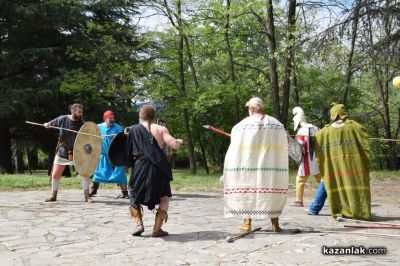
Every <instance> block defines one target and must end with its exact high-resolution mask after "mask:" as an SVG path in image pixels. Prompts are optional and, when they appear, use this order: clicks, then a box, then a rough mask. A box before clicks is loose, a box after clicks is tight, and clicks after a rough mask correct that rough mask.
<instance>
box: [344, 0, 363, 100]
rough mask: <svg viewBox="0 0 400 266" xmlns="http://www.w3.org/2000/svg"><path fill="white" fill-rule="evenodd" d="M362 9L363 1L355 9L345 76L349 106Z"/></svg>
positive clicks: (345, 93)
mask: <svg viewBox="0 0 400 266" xmlns="http://www.w3.org/2000/svg"><path fill="white" fill-rule="evenodd" d="M360 9H361V0H357V1H356V6H355V8H354V20H353V27H352V33H351V46H350V53H349V57H348V59H347V69H346V74H345V89H344V95H343V104H344V105H346V104H347V99H348V97H349V91H350V85H351V76H352V74H353V55H354V48H355V44H356V39H357V31H358V20H359V15H360Z"/></svg>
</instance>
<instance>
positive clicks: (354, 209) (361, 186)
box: [309, 104, 371, 220]
mask: <svg viewBox="0 0 400 266" xmlns="http://www.w3.org/2000/svg"><path fill="white" fill-rule="evenodd" d="M331 120H332V121H333V122H332V123H331V124H329V125H326V126H325V127H324V128H323V129H321V130H320V131H318V133H317V135H316V140H317V154H318V164H319V168H320V171H321V175H322V180H323V182H321V184H320V187H319V188H318V191H317V195H316V197H315V198H314V201H313V203H312V204H311V206H310V210H309V213H310V214H318V213H319V211H320V210H321V208H322V207H323V205H324V202H325V199H326V197H327V198H328V203H329V209H330V212H331V214H332V216H333V217H334V218H336V217H346V218H352V219H357V220H370V219H371V191H370V183H369V166H370V164H369V142H368V134H367V132H366V130H365V128H364V127H363V126H362V125H360V124H359V123H357V122H356V121H354V120H350V119H348V114H347V111H346V109H345V107H344V105H343V104H334V105H333V107H332V109H331ZM325 189H326V192H325Z"/></svg>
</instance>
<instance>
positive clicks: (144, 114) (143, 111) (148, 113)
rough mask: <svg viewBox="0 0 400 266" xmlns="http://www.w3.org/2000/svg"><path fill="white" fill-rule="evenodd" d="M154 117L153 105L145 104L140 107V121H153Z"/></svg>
mask: <svg viewBox="0 0 400 266" xmlns="http://www.w3.org/2000/svg"><path fill="white" fill-rule="evenodd" d="M156 117H157V116H156V109H155V108H154V106H152V105H149V104H145V105H143V106H142V108H140V111H139V119H140V120H141V121H147V122H154V121H155V120H156Z"/></svg>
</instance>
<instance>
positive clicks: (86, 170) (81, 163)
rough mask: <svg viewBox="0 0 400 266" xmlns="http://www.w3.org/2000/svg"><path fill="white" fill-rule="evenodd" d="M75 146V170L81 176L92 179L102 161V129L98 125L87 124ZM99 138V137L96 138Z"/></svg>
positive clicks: (78, 136)
mask: <svg viewBox="0 0 400 266" xmlns="http://www.w3.org/2000/svg"><path fill="white" fill-rule="evenodd" d="M79 133H88V134H90V135H92V136H90V135H85V134H78V135H77V137H76V139H75V144H74V163H75V169H76V171H77V172H78V173H79V175H80V176H84V177H90V176H92V175H93V173H94V171H95V170H96V168H97V164H98V163H99V160H100V154H101V149H102V139H101V136H100V129H99V126H98V125H97V124H96V123H93V122H86V123H85V124H83V126H82V127H81V129H80V130H79ZM96 136H98V137H96Z"/></svg>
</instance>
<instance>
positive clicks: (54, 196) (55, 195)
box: [44, 190, 57, 202]
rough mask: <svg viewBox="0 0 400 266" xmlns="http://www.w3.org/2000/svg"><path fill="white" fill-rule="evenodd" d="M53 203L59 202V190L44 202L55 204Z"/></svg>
mask: <svg viewBox="0 0 400 266" xmlns="http://www.w3.org/2000/svg"><path fill="white" fill-rule="evenodd" d="M53 201H57V190H56V191H53V194H52V195H51V197H50V198H48V199H45V200H44V202H53Z"/></svg>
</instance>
